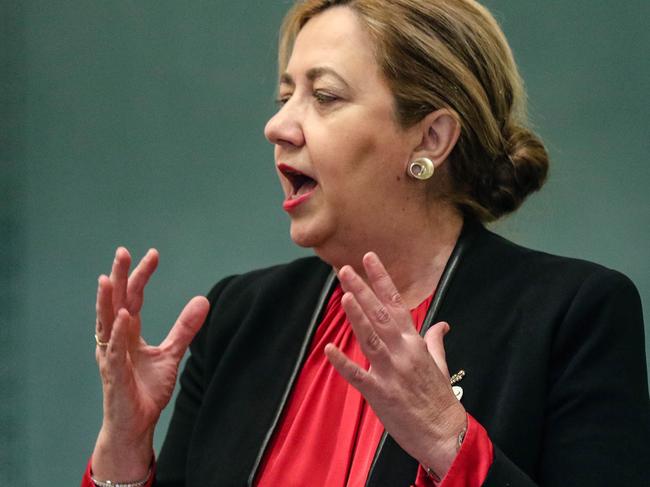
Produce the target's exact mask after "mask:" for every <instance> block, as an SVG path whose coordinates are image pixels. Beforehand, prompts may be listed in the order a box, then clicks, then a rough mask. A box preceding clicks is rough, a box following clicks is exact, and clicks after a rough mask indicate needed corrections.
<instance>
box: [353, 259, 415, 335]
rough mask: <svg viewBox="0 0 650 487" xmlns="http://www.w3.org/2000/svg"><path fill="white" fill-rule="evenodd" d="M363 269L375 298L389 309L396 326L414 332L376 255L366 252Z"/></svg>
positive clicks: (396, 292)
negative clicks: (401, 325)
mask: <svg viewBox="0 0 650 487" xmlns="http://www.w3.org/2000/svg"><path fill="white" fill-rule="evenodd" d="M363 267H364V269H365V270H366V275H367V276H368V281H369V282H370V285H371V286H372V288H373V290H374V291H375V293H376V295H377V297H378V298H379V300H380V301H381V302H382V303H384V304H385V305H387V306H388V307H390V308H391V312H392V313H393V315H394V316H395V321H396V322H397V323H398V324H400V323H401V324H404V325H405V326H406V327H407V328H408V330H406V329H405V330H404V331H414V328H413V325H412V319H411V313H410V311H409V310H408V308H407V307H406V304H405V303H404V301H403V300H402V296H401V294H400V293H399V291H398V290H397V288H396V287H395V284H394V283H393V280H392V279H391V277H390V274H388V271H387V270H386V268H385V267H384V264H383V263H382V262H381V260H380V259H379V257H378V256H377V254H375V253H374V252H368V253H367V254H366V255H364V256H363Z"/></svg>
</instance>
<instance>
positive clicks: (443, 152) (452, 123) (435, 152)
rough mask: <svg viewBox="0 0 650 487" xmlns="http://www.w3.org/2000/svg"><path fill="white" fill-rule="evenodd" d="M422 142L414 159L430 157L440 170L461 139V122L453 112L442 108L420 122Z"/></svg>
mask: <svg viewBox="0 0 650 487" xmlns="http://www.w3.org/2000/svg"><path fill="white" fill-rule="evenodd" d="M419 125H420V127H421V130H422V132H421V133H422V140H421V141H420V145H418V146H417V147H416V148H415V150H414V151H413V158H417V157H428V158H429V159H431V161H432V162H433V164H434V166H435V167H436V168H439V167H440V166H441V165H442V164H443V163H444V162H445V161H446V160H447V158H448V157H449V154H451V151H452V150H453V149H454V147H455V146H456V142H458V138H459V137H460V122H459V121H458V116H457V115H456V113H455V112H454V111H453V110H450V109H447V108H441V109H440V110H436V111H435V112H431V113H430V114H428V115H427V116H426V117H424V118H423V119H422V121H421V122H420V124H419Z"/></svg>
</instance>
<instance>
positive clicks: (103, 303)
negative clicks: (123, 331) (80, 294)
mask: <svg viewBox="0 0 650 487" xmlns="http://www.w3.org/2000/svg"><path fill="white" fill-rule="evenodd" d="M95 311H96V315H97V317H96V321H95V333H97V338H98V339H99V341H101V342H108V340H109V339H110V338H111V329H112V327H113V320H114V319H115V317H114V315H113V286H112V284H111V281H110V279H109V278H108V277H107V276H105V275H103V274H102V275H101V276H99V279H98V280H97V301H96V303H95Z"/></svg>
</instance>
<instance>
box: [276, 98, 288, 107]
mask: <svg viewBox="0 0 650 487" xmlns="http://www.w3.org/2000/svg"><path fill="white" fill-rule="evenodd" d="M289 98H291V95H281V96H279V97H277V98H276V99H275V104H276V105H277V106H278V108H282V107H283V106H284V105H285V104H286V103H287V102H288V101H289Z"/></svg>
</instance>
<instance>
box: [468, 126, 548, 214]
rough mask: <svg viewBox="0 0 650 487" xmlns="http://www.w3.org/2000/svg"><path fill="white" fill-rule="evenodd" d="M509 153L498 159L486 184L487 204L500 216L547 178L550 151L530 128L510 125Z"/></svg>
mask: <svg viewBox="0 0 650 487" xmlns="http://www.w3.org/2000/svg"><path fill="white" fill-rule="evenodd" d="M504 135H505V136H506V139H505V153H504V154H503V155H502V156H501V157H499V158H497V159H496V160H495V161H494V166H493V173H492V174H491V176H492V177H491V178H488V180H489V183H488V184H489V186H490V187H489V188H484V191H482V192H481V193H483V198H481V199H483V201H482V203H483V206H484V207H485V208H486V209H487V210H488V211H489V213H490V216H491V217H492V218H491V219H497V218H499V217H501V216H503V215H505V214H507V213H510V212H512V211H514V210H516V209H517V208H519V207H520V206H521V204H522V203H523V202H524V200H525V199H526V197H527V196H528V195H529V194H530V193H532V192H533V191H537V190H538V189H540V188H541V187H542V185H543V184H544V182H545V181H546V176H547V174H548V165H549V161H548V153H547V152H546V148H545V147H544V144H543V143H542V141H541V140H540V139H539V137H537V136H536V135H535V134H534V133H533V132H531V131H530V130H528V129H526V128H524V127H519V126H514V127H507V128H506V133H505V134H504Z"/></svg>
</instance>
